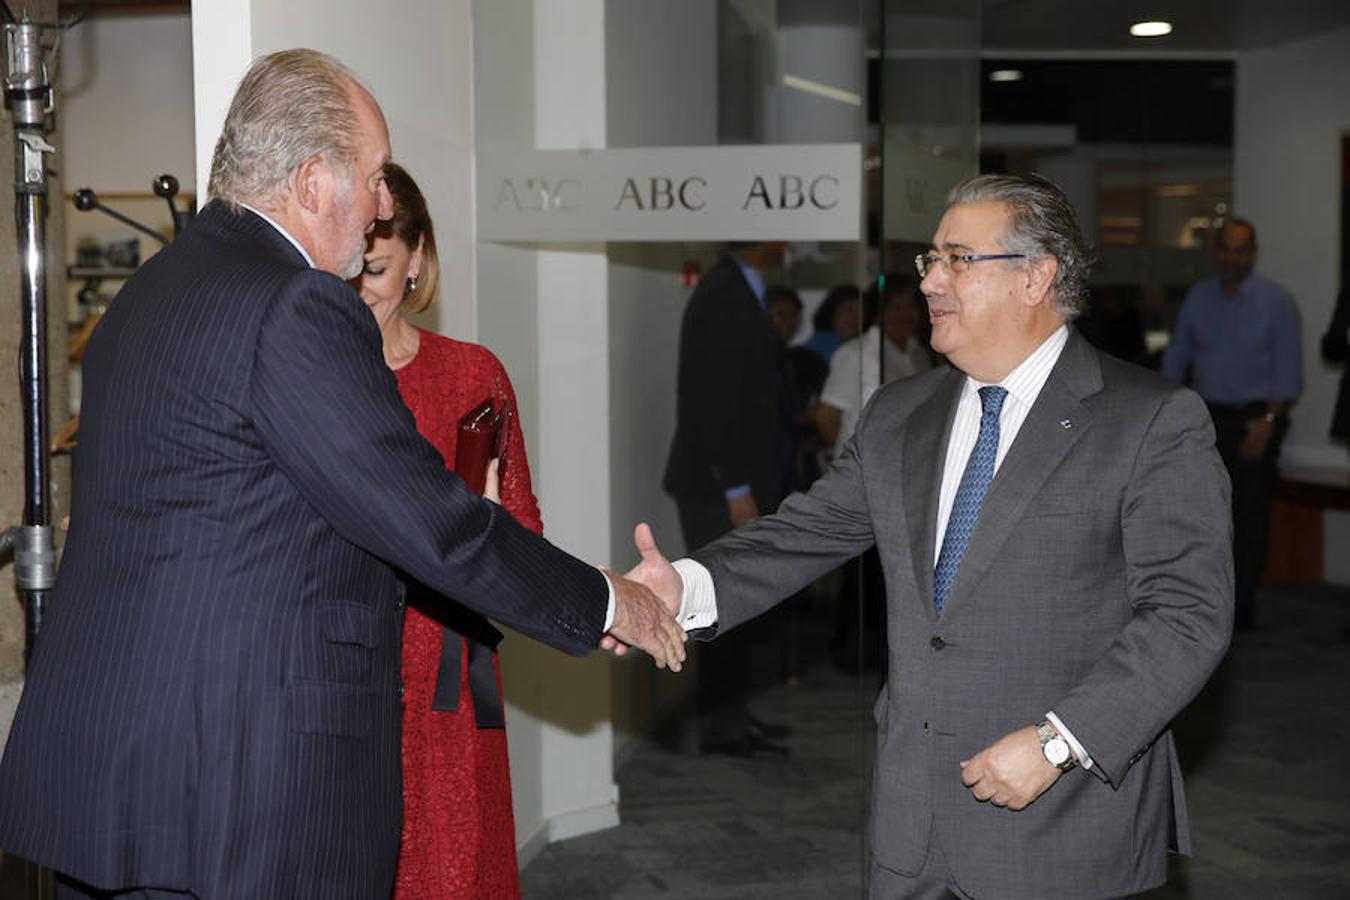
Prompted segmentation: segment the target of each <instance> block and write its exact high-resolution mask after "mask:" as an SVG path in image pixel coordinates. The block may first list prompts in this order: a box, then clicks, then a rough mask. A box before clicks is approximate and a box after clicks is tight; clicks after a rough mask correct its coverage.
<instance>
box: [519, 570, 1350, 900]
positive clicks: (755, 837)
mask: <svg viewBox="0 0 1350 900" xmlns="http://www.w3.org/2000/svg"><path fill="white" fill-rule="evenodd" d="M1262 626H1263V627H1262V629H1261V630H1260V631H1257V632H1253V633H1250V634H1241V635H1238V636H1237V639H1236V640H1235V642H1234V645H1233V649H1232V650H1231V651H1230V653H1229V657H1228V659H1227V661H1226V662H1225V663H1224V664H1223V666H1222V667H1221V668H1220V670H1219V671H1218V673H1216V675H1215V677H1214V679H1212V681H1211V682H1210V684H1209V686H1208V687H1207V688H1206V689H1205V690H1204V691H1203V692H1202V693H1201V695H1200V697H1198V698H1197V700H1196V701H1195V702H1194V703H1193V704H1192V705H1191V707H1190V708H1189V709H1188V710H1187V711H1186V712H1185V713H1183V715H1182V717H1181V718H1180V719H1179V720H1178V722H1177V723H1176V731H1177V737H1178V742H1179V745H1180V752H1181V756H1182V765H1183V768H1184V769H1185V770H1186V774H1187V788H1188V792H1189V805H1190V812H1191V821H1192V833H1193V838H1194V841H1195V846H1196V857H1195V858H1194V859H1190V860H1186V859H1180V858H1174V862H1173V874H1172V878H1171V881H1170V882H1169V884H1168V885H1167V886H1166V887H1163V888H1161V889H1159V890H1157V891H1154V892H1151V893H1150V894H1149V895H1148V896H1149V897H1150V898H1156V900H1163V898H1167V900H1177V898H1216V900H1218V898H1225V900H1226V898H1261V900H1265V898H1309V900H1313V898H1328V900H1330V898H1337V900H1340V898H1345V897H1350V778H1347V777H1346V764H1347V762H1350V754H1348V753H1347V750H1346V746H1347V743H1350V590H1346V589H1337V588H1330V587H1319V588H1300V589H1297V590H1295V589H1291V588H1271V589H1268V590H1266V592H1265V594H1264V597H1263V607H1262ZM872 693H873V688H872V687H871V686H868V687H867V688H866V689H860V688H859V686H858V684H857V681H856V679H849V678H847V677H845V676H843V675H840V674H839V673H837V672H836V671H835V670H834V669H833V668H831V667H830V666H829V665H828V663H824V662H816V663H814V664H810V665H808V667H807V668H806V669H805V671H804V672H803V674H802V677H801V679H800V682H799V683H798V684H796V685H793V686H789V685H782V686H778V687H774V688H772V689H770V690H768V691H767V692H765V693H764V694H763V696H762V697H761V698H760V699H759V701H758V709H759V711H760V713H761V714H762V715H763V716H764V717H765V718H772V719H773V720H774V721H781V722H790V723H791V724H793V726H794V727H795V728H796V729H797V732H796V734H795V735H794V736H793V738H792V739H791V740H790V742H789V743H790V744H791V746H792V750H793V755H792V757H791V758H790V759H788V760H757V761H737V760H729V759H725V758H718V757H699V756H695V755H690V754H688V753H681V752H678V751H676V750H672V749H670V748H667V747H664V746H662V745H660V744H658V743H656V742H652V743H649V744H646V745H644V746H643V747H641V748H640V749H639V750H637V751H636V752H634V753H633V754H632V755H631V756H630V757H629V758H628V759H627V761H626V762H625V763H624V765H623V766H622V767H621V768H620V770H619V772H618V776H617V777H618V780H619V783H620V786H621V790H622V798H623V800H622V816H623V824H622V825H621V826H620V827H619V828H616V829H612V830H610V831H605V832H602V833H599V834H594V835H588V836H585V837H581V838H577V839H575V840H572V841H567V842H564V843H560V844H556V845H553V846H551V847H549V848H547V849H546V850H545V851H544V852H543V853H542V854H540V856H539V857H538V858H536V859H535V860H534V861H533V862H532V863H531V864H530V865H529V866H528V867H527V868H526V870H525V871H524V872H523V873H522V887H523V892H524V896H525V898H526V900H552V898H559V900H561V898H568V900H573V898H607V897H614V898H656V897H660V898H690V900H714V898H747V900H749V898H775V900H795V898H803V900H805V898H835V897H859V896H862V895H863V886H862V881H863V879H862V871H863V868H864V859H865V850H864V847H863V840H862V824H863V821H864V817H865V802H864V790H865V788H864V780H865V776H864V775H863V774H862V773H863V772H865V771H866V767H867V759H866V756H867V748H868V746H869V745H870V734H871V728H870V725H871V723H870V703H871V698H872Z"/></svg>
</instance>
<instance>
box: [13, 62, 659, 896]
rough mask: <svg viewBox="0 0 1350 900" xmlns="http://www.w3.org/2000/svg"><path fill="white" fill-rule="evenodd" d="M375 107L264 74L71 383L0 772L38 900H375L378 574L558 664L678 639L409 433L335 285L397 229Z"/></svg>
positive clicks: (383, 631)
mask: <svg viewBox="0 0 1350 900" xmlns="http://www.w3.org/2000/svg"><path fill="white" fill-rule="evenodd" d="M388 158H389V140H388V135H387V132H386V129H385V124H384V120H383V117H382V116H381V114H380V111H379V107H378V106H377V105H376V104H375V101H374V100H373V99H372V98H371V97H370V95H369V94H368V93H367V92H366V91H365V90H364V89H363V88H361V87H360V86H359V85H358V84H357V82H356V80H355V79H354V78H353V77H352V76H351V75H350V74H349V73H348V72H347V71H346V70H345V69H343V68H342V67H341V66H340V65H339V64H337V63H336V62H335V61H334V60H332V59H330V58H328V57H325V56H323V55H321V54H318V53H314V52H312V51H283V52H281V53H277V54H272V55H271V56H268V57H264V58H262V59H260V60H259V61H257V62H256V63H255V64H254V65H253V67H252V68H251V69H250V70H249V72H248V74H247V75H246V76H245V78H244V80H243V82H242V83H241V85H240V87H239V90H238V92H237V94H236V96H235V99H234V102H233V104H232V106H231V109H230V112H229V114H228V117H227V119H226V122H225V126H224V131H223V133H222V135H221V139H220V142H219V144H218V145H217V147H216V153H215V159H214V162H213V165H212V176H211V194H212V195H213V196H214V197H215V198H216V199H215V200H213V201H212V202H211V203H210V204H209V205H208V206H207V207H206V208H205V209H204V210H203V211H202V212H201V214H200V215H199V216H198V217H197V219H196V221H195V222H194V224H193V226H192V227H191V228H190V229H188V230H187V231H186V232H185V233H184V234H183V235H182V236H181V237H180V238H179V239H178V240H177V241H176V242H175V243H174V244H173V245H172V246H171V247H169V248H167V249H166V250H164V251H162V252H161V253H159V254H158V255H156V256H155V257H154V258H152V259H151V260H149V261H148V262H147V263H146V264H145V265H144V266H143V267H142V268H141V270H140V271H139V272H138V273H137V274H136V276H135V277H133V278H132V279H131V280H130V281H129V282H128V283H127V285H126V287H125V288H124V289H123V291H122V292H121V294H120V295H119V296H118V297H117V299H116V300H115V301H114V302H113V304H112V306H111V307H110V308H109V310H108V313H107V315H106V316H105V318H104V319H103V321H102V323H101V324H100V326H99V328H98V330H97V332H96V333H95V334H94V336H93V339H92V341H91V342H90V344H89V349H88V352H87V354H86V356H85V379H84V383H85V395H84V401H83V417H82V421H81V431H80V449H79V455H78V457H77V459H76V472H75V491H74V510H73V514H72V523H71V530H70V538H69V541H68V543H67V545H66V550H65V559H64V561H63V565H62V568H61V573H60V578H59V581H58V584H57V587H56V592H55V595H54V597H53V600H52V607H51V614H50V617H49V619H48V622H47V625H46V628H45V630H44V633H43V638H42V642H41V644H40V645H39V646H38V647H37V648H36V653H35V654H34V657H33V663H32V668H31V671H30V672H29V675H28V681H27V685H26V689H25V693H24V696H23V699H22V703H21V705H20V708H19V712H18V715H17V718H16V720H15V723H14V729H13V732H12V735H11V737H10V740H9V744H8V747H7V748H6V751H5V756H4V759H3V764H2V765H0V847H3V848H4V849H5V850H6V851H8V852H12V853H14V854H17V855H20V856H24V857H26V858H29V859H31V860H34V861H36V862H39V863H41V864H44V865H47V866H49V867H51V868H53V869H56V870H57V871H58V872H60V873H62V875H61V877H60V878H59V879H58V896H61V895H67V896H74V897H80V896H97V897H104V896H117V897H123V896H127V897H131V896H137V897H158V896H193V897H199V898H229V900H242V898H295V897H315V898H325V900H331V898H344V897H351V898H372V900H373V898H384V897H387V896H388V895H389V892H390V890H391V888H392V885H393V877H394V864H395V860H396V853H397V843H398V834H399V810H400V786H399V747H398V723H399V694H400V688H399V684H398V673H399V666H398V650H399V647H398V645H399V631H400V620H401V615H402V606H403V600H402V591H401V588H400V581H399V578H398V575H397V573H396V567H397V568H398V569H402V570H404V571H406V572H408V573H410V574H411V575H412V576H414V577H416V578H417V579H418V580H420V581H422V582H424V583H426V584H428V585H431V586H433V587H435V588H436V589H438V590H439V591H440V592H442V593H444V594H446V595H449V596H453V597H455V598H457V599H458V600H460V601H461V602H463V603H464V604H465V605H467V606H469V607H472V608H474V609H476V610H478V611H480V612H482V613H484V614H486V615H489V616H491V617H493V618H495V619H498V620H499V621H501V622H503V623H505V624H507V625H509V626H511V627H513V628H515V629H517V630H519V631H521V632H523V633H525V634H527V635H529V636H531V637H534V638H536V639H538V640H540V641H543V642H545V643H548V644H550V645H552V646H554V647H557V648H559V649H561V650H564V651H567V652H569V653H574V654H582V653H586V652H588V651H589V650H591V649H593V648H595V647H596V646H597V645H598V644H599V642H600V640H601V637H602V635H604V634H605V633H606V632H608V633H609V634H612V635H613V636H615V637H617V638H621V639H624V640H625V641H634V642H636V643H637V644H638V645H639V646H641V647H642V648H643V649H644V650H647V651H648V652H650V653H651V654H652V655H653V657H654V658H655V659H656V661H657V663H658V664H660V665H670V666H671V667H672V668H678V667H679V664H680V661H681V660H682V659H683V656H684V653H683V647H682V642H683V634H682V632H681V631H680V629H679V628H678V627H677V626H675V624H674V622H673V620H672V619H671V618H670V615H669V613H667V612H666V611H665V610H664V608H663V607H662V606H661V604H660V602H659V601H658V600H657V599H656V598H655V597H654V596H653V595H651V594H650V593H649V592H647V591H646V589H645V588H642V587H640V586H638V585H635V584H633V583H631V582H627V581H625V580H623V579H621V578H617V577H611V578H607V577H606V576H605V575H604V574H602V573H601V572H600V571H599V570H597V569H596V568H594V567H592V566H590V565H587V564H585V563H583V562H581V561H579V560H576V559H573V558H572V557H570V556H568V555H567V554H565V553H563V552H562V551H560V550H558V549H556V548H554V547H553V546H551V545H550V544H548V543H547V542H546V541H544V540H543V539H541V538H537V537H536V536H535V535H533V534H532V533H530V532H528V531H527V530H525V529H524V528H522V527H520V526H518V525H516V524H515V522H514V520H513V519H512V518H511V517H510V516H509V515H506V514H504V513H502V512H501V511H500V510H499V509H498V508H497V507H495V506H494V505H493V504H490V503H488V502H486V501H483V500H481V499H480V498H478V497H476V496H474V495H473V494H472V493H471V492H470V491H469V490H468V489H466V488H465V487H464V485H463V484H462V483H461V482H460V481H459V480H458V479H457V478H455V477H454V476H452V475H448V474H447V473H446V471H445V467H444V463H443V462H442V460H441V459H440V458H439V456H437V454H436V452H435V451H434V450H433V449H432V448H431V446H430V445H429V444H427V443H425V442H424V441H423V440H422V439H421V438H420V437H418V435H417V432H416V431H415V429H414V427H413V420H412V417H411V415H410V414H409V413H408V411H407V410H406V409H405V408H404V407H403V405H402V404H401V402H400V401H399V397H398V393H397V390H396V388H395V384H394V379H393V377H392V376H391V374H390V372H389V370H388V368H387V367H386V366H385V364H384V360H383V357H382V354H381V349H380V335H379V331H378V329H377V328H376V325H375V321H374V319H373V318H372V317H371V315H370V312H369V310H368V309H367V308H366V306H365V304H363V303H362V302H361V300H360V299H359V298H358V297H357V295H356V293H355V292H354V291H353V290H352V289H351V288H350V287H349V286H348V285H347V284H346V282H345V279H347V278H350V277H351V276H353V275H355V274H356V273H357V272H358V271H359V270H360V268H361V261H362V253H363V251H364V247H365V241H364V236H365V232H366V231H367V230H368V229H369V227H370V226H371V225H372V223H373V222H374V221H375V219H376V218H377V217H378V218H382V217H387V216H388V215H389V214H390V213H391V201H390V198H389V194H388V191H387V190H386V188H385V187H384V182H383V177H382V168H383V165H384V163H385V162H386V161H387V160H388Z"/></svg>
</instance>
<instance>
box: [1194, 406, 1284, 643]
mask: <svg viewBox="0 0 1350 900" xmlns="http://www.w3.org/2000/svg"><path fill="white" fill-rule="evenodd" d="M1209 413H1210V416H1211V417H1212V418H1213V420H1214V433H1215V440H1216V442H1217V444H1218V449H1219V455H1220V456H1221V457H1223V464H1224V466H1226V467H1227V469H1228V477H1229V478H1230V479H1231V480H1232V482H1233V576H1234V581H1235V587H1236V598H1235V599H1236V606H1235V608H1234V625H1235V626H1236V627H1237V628H1251V627H1253V626H1254V625H1255V624H1256V586H1257V585H1258V584H1259V583H1260V581H1261V572H1262V571H1263V570H1264V569H1265V567H1266V551H1267V549H1268V548H1269V545H1270V495H1271V493H1272V492H1273V491H1274V489H1275V478H1276V475H1277V473H1276V463H1278V462H1279V459H1280V446H1281V445H1282V444H1283V443H1284V436H1285V433H1286V432H1287V431H1288V430H1289V420H1288V418H1287V417H1285V416H1278V417H1276V419H1275V423H1274V427H1273V429H1272V431H1271V435H1270V442H1269V443H1268V444H1266V451H1265V453H1263V454H1262V455H1261V458H1260V459H1255V460H1246V459H1242V458H1240V456H1239V455H1238V448H1239V447H1240V446H1241V445H1242V441H1243V439H1244V438H1246V436H1247V423H1248V422H1250V421H1252V420H1254V419H1260V418H1261V417H1262V416H1263V415H1265V404H1264V403H1253V404H1249V405H1248V406H1245V407H1243V406H1218V405H1215V404H1210V407H1209Z"/></svg>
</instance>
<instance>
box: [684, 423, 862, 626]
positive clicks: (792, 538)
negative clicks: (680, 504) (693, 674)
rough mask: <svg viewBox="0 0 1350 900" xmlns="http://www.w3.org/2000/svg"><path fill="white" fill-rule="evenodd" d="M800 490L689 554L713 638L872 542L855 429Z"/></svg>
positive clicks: (859, 429)
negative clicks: (704, 573) (709, 597)
mask: <svg viewBox="0 0 1350 900" xmlns="http://www.w3.org/2000/svg"><path fill="white" fill-rule="evenodd" d="M862 430H863V426H861V425H860V426H859V428H858V433H857V434H855V435H854V436H853V437H852V438H850V439H849V440H848V441H847V442H846V443H845V444H844V448H843V450H842V451H841V452H840V454H839V458H838V459H837V461H836V462H835V464H834V465H833V466H832V467H831V468H830V470H829V471H828V472H826V473H825V474H824V475H823V476H821V477H820V478H819V479H817V480H816V482H815V484H813V485H812V486H811V490H810V491H808V492H807V493H805V494H793V495H792V496H790V497H788V499H787V500H785V501H783V504H782V505H781V506H780V507H779V508H778V512H776V513H775V514H773V515H771V516H764V517H761V518H758V519H755V520H754V521H753V522H751V523H750V524H748V525H745V526H742V527H741V528H738V529H736V530H735V531H733V532H731V533H730V534H728V535H726V536H725V537H722V538H719V539H718V540H716V541H714V542H712V543H711V544H708V545H707V546H705V547H703V548H702V549H701V550H699V551H697V552H695V553H693V554H692V558H693V559H695V560H697V561H698V562H699V563H701V564H702V565H703V566H705V567H706V568H707V569H708V571H709V572H710V573H711V574H712V578H713V586H714V588H715V589H716V594H717V625H716V627H715V628H713V629H706V630H705V631H706V632H708V633H706V634H697V635H695V636H696V637H701V638H704V637H713V636H715V635H716V634H720V633H721V632H723V631H725V630H726V629H728V628H732V627H735V626H736V625H739V624H740V623H742V622H744V621H746V620H748V619H752V618H754V617H755V616H757V615H759V614H760V613H763V612H765V611H767V610H768V609H769V608H771V607H772V606H774V605H775V604H777V603H778V602H779V601H780V600H782V599H784V598H786V597H790V596H792V595H793V594H795V593H796V592H797V591H799V590H801V589H802V588H803V587H805V586H806V585H808V584H810V583H811V582H812V581H814V580H815V579H816V578H819V577H820V576H821V575H824V574H825V573H826V572H828V571H830V570H831V569H833V568H835V567H836V566H838V565H840V564H841V563H844V562H847V561H848V560H850V559H852V558H853V557H855V556H857V555H858V554H859V553H862V552H863V551H865V550H867V549H868V548H869V547H871V546H872V544H873V543H874V542H875V537H874V534H873V530H872V519H871V513H870V511H869V510H868V507H867V497H866V493H865V492H864V490H863V463H862V459H861V455H860V451H859V443H858V434H860V433H861V432H862Z"/></svg>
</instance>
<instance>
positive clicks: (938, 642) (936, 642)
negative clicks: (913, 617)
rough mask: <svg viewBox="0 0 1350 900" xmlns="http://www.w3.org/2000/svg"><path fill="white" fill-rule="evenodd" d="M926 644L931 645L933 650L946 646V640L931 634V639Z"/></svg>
mask: <svg viewBox="0 0 1350 900" xmlns="http://www.w3.org/2000/svg"><path fill="white" fill-rule="evenodd" d="M928 646H930V647H932V648H933V649H934V650H941V649H942V648H943V647H945V646H947V642H946V641H944V640H943V639H942V638H940V637H938V636H937V635H936V634H935V635H933V639H932V640H931V641H929V642H928Z"/></svg>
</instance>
